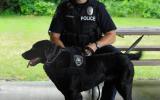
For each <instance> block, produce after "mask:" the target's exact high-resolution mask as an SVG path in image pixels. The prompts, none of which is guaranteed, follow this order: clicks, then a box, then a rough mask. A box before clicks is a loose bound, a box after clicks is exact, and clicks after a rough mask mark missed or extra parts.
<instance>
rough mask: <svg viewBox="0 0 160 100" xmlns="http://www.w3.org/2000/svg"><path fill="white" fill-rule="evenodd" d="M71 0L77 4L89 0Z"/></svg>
mask: <svg viewBox="0 0 160 100" xmlns="http://www.w3.org/2000/svg"><path fill="white" fill-rule="evenodd" d="M71 1H72V2H74V3H76V4H83V3H86V2H87V0H71Z"/></svg>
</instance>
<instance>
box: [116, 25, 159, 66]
mask: <svg viewBox="0 0 160 100" xmlns="http://www.w3.org/2000/svg"><path fill="white" fill-rule="evenodd" d="M116 32H117V35H119V36H122V37H123V36H124V35H143V34H144V35H160V27H132V28H118V29H117V31H116ZM117 48H119V49H120V50H122V51H126V50H127V49H128V48H129V47H126V46H121V47H117ZM140 50H141V51H160V46H154V45H150V46H136V47H135V48H134V49H133V51H140ZM133 63H134V64H135V65H138V66H160V59H154V58H153V59H143V60H134V61H133Z"/></svg>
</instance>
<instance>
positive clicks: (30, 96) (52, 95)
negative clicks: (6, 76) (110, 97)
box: [0, 81, 160, 100]
mask: <svg viewBox="0 0 160 100" xmlns="http://www.w3.org/2000/svg"><path fill="white" fill-rule="evenodd" d="M144 83H146V82H144ZM144 83H143V82H140V83H135V84H134V85H135V86H134V88H133V100H160V92H159V90H160V88H159V86H160V84H159V83H157V84H155V85H154V86H152V87H150V86H151V84H152V83H155V82H149V84H147V85H148V86H147V88H146V87H144V85H143V84H144ZM156 86H158V88H157V87H156ZM82 94H83V96H84V100H86V99H85V97H86V93H85V92H83V93H82ZM0 100H64V97H63V95H62V94H61V93H60V92H59V91H58V90H57V89H56V88H55V86H54V85H53V84H52V83H51V82H49V81H46V82H5V81H0ZM116 100H122V99H121V98H120V96H119V95H117V96H116Z"/></svg>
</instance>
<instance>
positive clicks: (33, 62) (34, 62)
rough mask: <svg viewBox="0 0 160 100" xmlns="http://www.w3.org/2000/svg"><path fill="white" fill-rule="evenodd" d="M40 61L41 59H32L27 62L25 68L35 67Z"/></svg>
mask: <svg viewBox="0 0 160 100" xmlns="http://www.w3.org/2000/svg"><path fill="white" fill-rule="evenodd" d="M40 61H41V58H39V57H37V58H33V59H31V60H29V62H28V65H27V68H28V67H29V66H35V65H37V64H38V63H40Z"/></svg>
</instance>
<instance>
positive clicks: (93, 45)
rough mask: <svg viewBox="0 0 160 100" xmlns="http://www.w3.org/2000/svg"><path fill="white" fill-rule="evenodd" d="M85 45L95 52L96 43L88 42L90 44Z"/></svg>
mask: <svg viewBox="0 0 160 100" xmlns="http://www.w3.org/2000/svg"><path fill="white" fill-rule="evenodd" d="M86 47H89V48H91V49H92V50H93V52H96V50H97V47H96V44H95V43H90V44H88V45H87V46H86Z"/></svg>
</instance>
